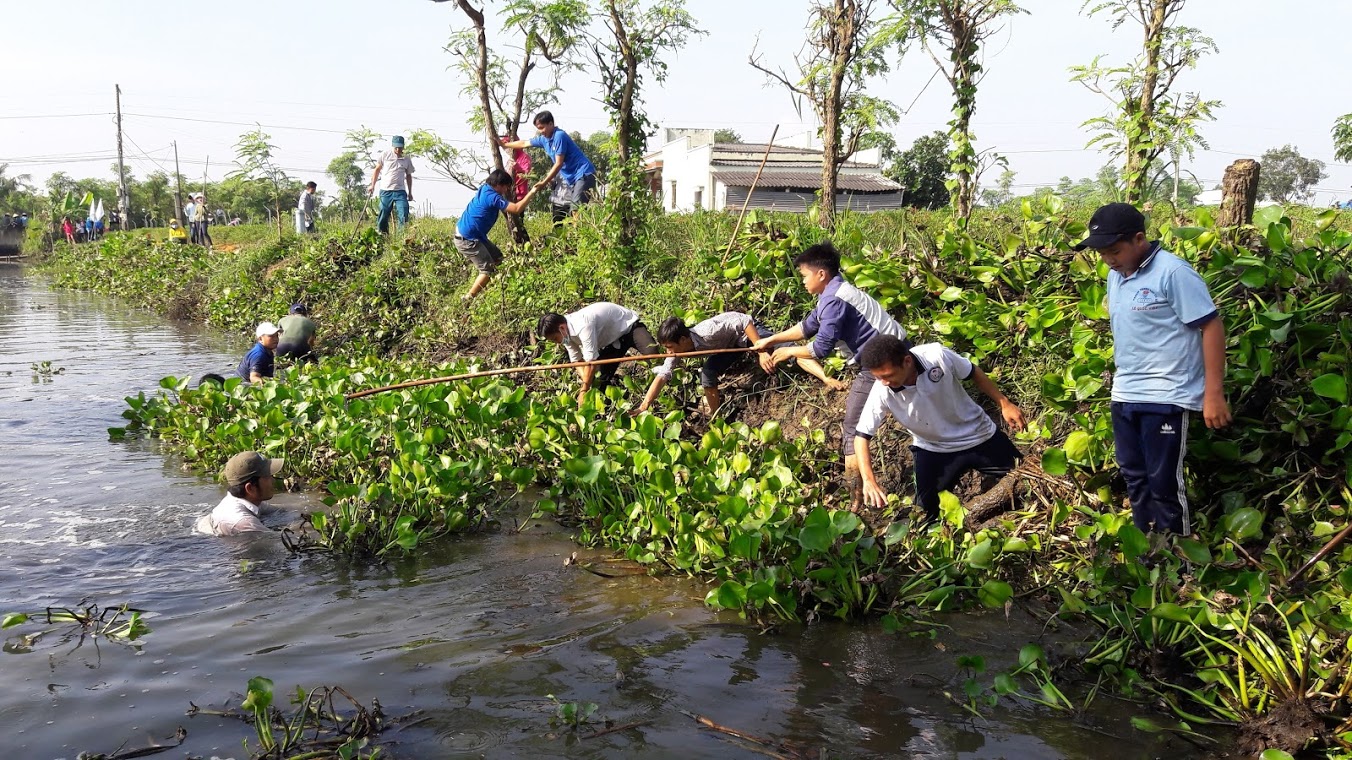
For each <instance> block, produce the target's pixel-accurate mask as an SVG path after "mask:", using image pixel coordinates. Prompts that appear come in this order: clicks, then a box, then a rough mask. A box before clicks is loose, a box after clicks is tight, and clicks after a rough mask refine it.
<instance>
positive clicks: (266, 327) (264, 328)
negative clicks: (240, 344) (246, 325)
mask: <svg viewBox="0 0 1352 760" xmlns="http://www.w3.org/2000/svg"><path fill="white" fill-rule="evenodd" d="M281 331H282V328H280V327H278V326H277V325H274V324H273V323H271V322H264V323H263V324H261V325H259V326H258V329H257V330H254V335H256V336H258V337H259V338H261V337H263V336H264V335H276V334H277V333H279V332H281Z"/></svg>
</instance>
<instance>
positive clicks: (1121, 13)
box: [1071, 0, 1221, 203]
mask: <svg viewBox="0 0 1352 760" xmlns="http://www.w3.org/2000/svg"><path fill="white" fill-rule="evenodd" d="M1090 2H1093V0H1090ZM1186 3H1187V0H1105V1H1104V2H1099V3H1097V4H1095V5H1093V6H1092V7H1090V8H1089V10H1088V13H1089V15H1091V16H1094V15H1098V14H1105V15H1107V16H1108V17H1109V18H1110V20H1111V22H1112V26H1113V28H1114V29H1116V28H1118V27H1120V26H1122V25H1123V24H1126V23H1128V22H1131V24H1132V25H1133V26H1137V25H1139V26H1140V27H1141V30H1142V32H1143V39H1144V41H1143V44H1142V50H1141V55H1140V56H1139V57H1138V58H1137V59H1136V60H1134V61H1133V62H1131V63H1130V64H1127V65H1125V66H1116V67H1107V66H1104V65H1103V63H1102V60H1103V56H1097V57H1095V58H1094V60H1093V61H1092V62H1091V63H1090V64H1089V65H1088V66H1075V67H1072V68H1071V73H1072V76H1071V81H1073V82H1079V83H1080V84H1082V85H1084V86H1085V88H1087V89H1088V90H1090V91H1091V92H1095V93H1098V94H1100V95H1103V96H1104V97H1106V98H1107V99H1108V100H1109V101H1111V102H1112V103H1113V111H1112V112H1111V113H1110V114H1109V115H1107V116H1100V117H1096V118H1093V119H1089V120H1088V121H1086V122H1085V123H1084V125H1085V126H1087V127H1089V128H1091V129H1092V130H1094V131H1095V132H1097V133H1098V134H1097V135H1096V136H1095V137H1094V138H1092V139H1091V140H1090V141H1089V143H1088V146H1089V147H1096V146H1097V147H1101V148H1106V149H1108V150H1109V152H1110V153H1111V155H1113V156H1115V157H1124V158H1125V163H1124V169H1123V172H1122V177H1123V181H1124V183H1125V194H1124V198H1123V199H1124V200H1125V201H1126V202H1128V203H1140V202H1141V201H1142V200H1143V199H1144V198H1145V196H1146V195H1147V191H1148V189H1149V186H1150V183H1151V179H1152V174H1151V171H1152V167H1153V165H1154V163H1155V161H1156V159H1158V158H1159V157H1160V156H1161V155H1162V154H1163V153H1165V152H1166V151H1172V153H1173V154H1175V155H1180V154H1182V153H1190V150H1189V149H1187V146H1190V145H1195V144H1199V143H1200V141H1201V137H1200V135H1199V134H1198V132H1197V127H1198V125H1200V124H1202V123H1204V122H1208V121H1213V120H1214V119H1215V115H1214V113H1215V110H1216V109H1217V108H1219V107H1220V105H1221V103H1220V101H1218V100H1202V98H1201V96H1199V95H1198V94H1197V93H1192V92H1187V93H1177V92H1175V91H1174V85H1175V83H1176V81H1177V79H1178V77H1179V76H1180V75H1181V74H1182V73H1183V72H1184V71H1187V70H1189V69H1192V68H1196V66H1197V62H1198V61H1199V60H1200V59H1201V58H1202V56H1204V55H1206V54H1207V53H1214V52H1216V51H1217V48H1216V43H1215V42H1214V41H1212V39H1211V38H1210V37H1207V36H1204V35H1203V34H1202V33H1201V32H1200V31H1199V30H1197V29H1194V28H1192V27H1188V26H1182V25H1180V24H1178V23H1177V21H1178V15H1179V14H1180V13H1181V12H1182V10H1183V7H1184V5H1186ZM1086 5H1088V3H1086Z"/></svg>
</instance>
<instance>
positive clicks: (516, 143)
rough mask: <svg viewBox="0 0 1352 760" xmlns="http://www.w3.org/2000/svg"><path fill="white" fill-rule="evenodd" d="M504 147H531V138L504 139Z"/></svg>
mask: <svg viewBox="0 0 1352 760" xmlns="http://www.w3.org/2000/svg"><path fill="white" fill-rule="evenodd" d="M502 147H504V148H506V149H508V150H517V149H522V148H529V147H530V141H529V140H503V141H502Z"/></svg>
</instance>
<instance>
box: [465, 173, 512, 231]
mask: <svg viewBox="0 0 1352 760" xmlns="http://www.w3.org/2000/svg"><path fill="white" fill-rule="evenodd" d="M505 208H507V199H506V198H504V197H502V194H501V193H499V192H498V191H497V190H494V189H493V188H491V187H489V186H488V185H479V192H477V193H475V194H474V197H473V198H471V199H470V200H469V205H468V206H466V207H465V213H463V214H461V215H460V220H459V221H457V222H456V223H455V231H456V232H457V233H459V235H460V237H462V238H464V239H466V240H487V239H488V232H489V230H491V229H493V225H494V224H495V223H497V221H498V212H499V211H502V210H503V209H505Z"/></svg>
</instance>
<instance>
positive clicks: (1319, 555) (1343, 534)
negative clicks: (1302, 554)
mask: <svg viewBox="0 0 1352 760" xmlns="http://www.w3.org/2000/svg"><path fill="white" fill-rule="evenodd" d="M1349 533H1352V524H1349V525H1348V526H1347V527H1346V528H1343V529H1342V530H1340V531H1338V535H1336V536H1334V537H1333V538H1331V539H1329V542H1328V543H1327V544H1324V548H1322V549H1320V550H1319V551H1318V552H1316V553H1315V555H1314V556H1313V557H1310V561H1309V562H1306V563H1305V564H1303V565H1301V566H1300V569H1299V570H1297V571H1295V572H1294V573H1292V574H1291V577H1290V578H1287V579H1286V582H1285V583H1283V584H1282V585H1283V586H1290V585H1291V584H1292V583H1295V582H1296V581H1297V580H1299V579H1300V576H1302V575H1304V574H1305V571H1306V570H1309V569H1310V568H1312V567H1314V566H1315V563H1317V562H1318V561H1319V560H1321V559H1323V558H1324V557H1327V556H1328V554H1329V552H1331V551H1333V550H1334V549H1336V548H1337V547H1338V544H1341V543H1342V542H1343V539H1345V538H1347V534H1349Z"/></svg>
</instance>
